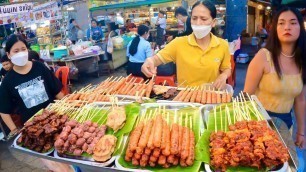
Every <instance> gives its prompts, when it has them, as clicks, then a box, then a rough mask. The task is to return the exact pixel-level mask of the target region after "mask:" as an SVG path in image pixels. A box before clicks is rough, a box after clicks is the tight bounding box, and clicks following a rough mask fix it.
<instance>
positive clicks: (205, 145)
mask: <svg viewBox="0 0 306 172" xmlns="http://www.w3.org/2000/svg"><path fill="white" fill-rule="evenodd" d="M245 105H247V106H249V107H250V109H251V110H249V112H250V117H251V119H252V120H258V119H257V117H256V115H255V113H254V112H255V109H254V108H253V106H252V105H251V103H250V102H247V103H246V104H245ZM226 106H227V107H228V108H229V117H230V118H229V119H228V116H227V113H226V111H225V107H226ZM220 108H221V110H220ZM261 117H262V115H261ZM221 119H222V122H221ZM229 120H230V121H231V123H232V124H233V123H234V111H233V105H232V104H231V103H230V104H222V105H220V106H217V107H216V114H215V113H214V110H211V111H210V112H209V116H208V119H207V130H205V131H204V132H203V133H202V135H201V137H200V139H199V141H198V142H197V145H196V148H195V151H196V159H197V160H199V161H201V162H204V163H206V164H210V152H209V148H210V147H209V143H210V141H209V138H210V134H211V133H212V132H215V131H220V130H222V131H228V126H229ZM236 120H237V119H236ZM221 123H222V126H221ZM226 171H227V172H237V171H239V172H253V171H260V170H258V169H257V168H253V167H242V166H238V167H228V168H227V170H226ZM262 171H267V169H262Z"/></svg>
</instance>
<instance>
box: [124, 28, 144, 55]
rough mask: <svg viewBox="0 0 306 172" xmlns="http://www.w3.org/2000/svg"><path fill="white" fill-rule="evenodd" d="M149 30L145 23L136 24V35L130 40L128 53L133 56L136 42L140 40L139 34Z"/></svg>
mask: <svg viewBox="0 0 306 172" xmlns="http://www.w3.org/2000/svg"><path fill="white" fill-rule="evenodd" d="M148 32H149V27H148V26H145V25H140V26H138V31H137V33H138V35H137V36H136V37H135V38H134V39H133V40H132V43H131V45H130V48H129V53H130V54H131V55H132V56H133V55H135V54H136V53H137V47H138V44H139V42H140V36H142V35H144V34H145V33H148Z"/></svg>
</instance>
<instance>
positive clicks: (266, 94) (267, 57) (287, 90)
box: [244, 7, 306, 171]
mask: <svg viewBox="0 0 306 172" xmlns="http://www.w3.org/2000/svg"><path fill="white" fill-rule="evenodd" d="M305 36H306V33H305V27H304V22H303V18H302V15H301V13H300V12H299V11H298V10H297V9H295V8H291V7H283V8H281V9H280V10H279V11H278V12H277V13H276V15H274V18H273V23H272V29H271V32H270V36H269V38H268V42H267V45H266V47H265V48H262V49H261V50H259V52H258V53H257V54H256V55H255V57H254V59H253V60H252V61H251V63H250V65H249V67H248V71H247V76H246V81H245V86H244V91H245V92H247V93H249V94H255V95H256V96H257V97H258V99H259V101H260V102H261V103H262V105H263V107H264V108H265V109H266V110H267V112H268V114H269V115H270V116H271V117H276V119H279V120H282V121H283V122H284V123H285V124H286V125H287V127H288V128H289V129H290V128H291V126H292V124H293V119H292V116H291V112H292V108H293V109H294V114H295V115H294V116H295V118H296V124H297V131H296V132H295V133H294V135H295V136H296V139H295V144H296V146H297V147H299V148H305V142H306V140H305V134H306V133H305V131H306V130H305V122H306V117H305V107H306V104H305V95H306V86H305V82H306V65H305V63H306V62H305V61H306V60H305V57H306V40H305ZM297 153H298V154H299V151H297ZM300 163H302V164H303V163H304V160H302V161H300V162H299V166H300V167H301V166H302V165H301V164H300ZM298 171H303V169H300V168H299V170H298Z"/></svg>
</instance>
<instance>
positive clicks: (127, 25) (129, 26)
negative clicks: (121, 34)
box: [125, 19, 136, 32]
mask: <svg viewBox="0 0 306 172" xmlns="http://www.w3.org/2000/svg"><path fill="white" fill-rule="evenodd" d="M134 28H136V25H135V24H134V23H132V20H131V19H126V21H125V29H126V32H130V31H131V30H130V29H134Z"/></svg>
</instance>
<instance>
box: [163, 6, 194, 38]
mask: <svg viewBox="0 0 306 172" xmlns="http://www.w3.org/2000/svg"><path fill="white" fill-rule="evenodd" d="M174 15H175V17H176V18H177V20H179V21H181V22H182V23H184V31H183V32H182V33H178V34H177V35H175V36H169V37H168V38H167V41H168V42H170V41H171V40H173V39H174V38H175V37H181V36H187V35H190V34H191V33H192V28H191V18H190V16H188V13H187V10H186V9H185V8H184V7H178V8H177V9H176V10H175V13H174Z"/></svg>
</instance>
